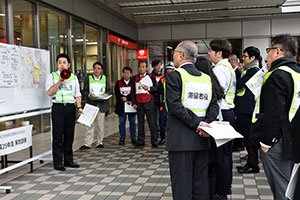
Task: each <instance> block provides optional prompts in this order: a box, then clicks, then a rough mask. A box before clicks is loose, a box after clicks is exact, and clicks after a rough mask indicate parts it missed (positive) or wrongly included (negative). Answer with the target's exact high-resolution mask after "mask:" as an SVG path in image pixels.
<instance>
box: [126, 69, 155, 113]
mask: <svg viewBox="0 0 300 200" xmlns="http://www.w3.org/2000/svg"><path fill="white" fill-rule="evenodd" d="M148 74H149V73H146V75H148ZM151 80H152V83H153V87H150V90H149V93H150V94H151V101H149V102H147V103H143V104H144V108H145V109H146V110H152V109H155V104H154V98H153V94H154V93H156V92H157V86H156V80H155V76H153V75H152V79H151ZM135 92H136V90H135V76H134V77H132V79H131V94H130V96H131V97H130V98H131V101H132V105H134V104H136V105H137V111H139V110H140V108H141V106H142V105H141V103H138V102H137V101H136V96H135Z"/></svg>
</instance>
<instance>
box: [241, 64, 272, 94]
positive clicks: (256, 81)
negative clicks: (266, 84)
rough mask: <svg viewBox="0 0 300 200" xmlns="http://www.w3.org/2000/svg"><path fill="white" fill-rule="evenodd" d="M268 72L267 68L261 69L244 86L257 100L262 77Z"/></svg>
mask: <svg viewBox="0 0 300 200" xmlns="http://www.w3.org/2000/svg"><path fill="white" fill-rule="evenodd" d="M267 72H268V69H267V67H263V68H261V69H260V70H259V71H258V72H256V73H255V74H254V75H253V76H252V77H251V78H250V79H249V80H248V81H247V82H246V86H247V87H248V88H249V90H250V91H251V92H252V93H253V94H254V96H255V97H256V98H258V96H259V93H260V88H261V86H262V83H263V80H264V77H265V75H266V73H267Z"/></svg>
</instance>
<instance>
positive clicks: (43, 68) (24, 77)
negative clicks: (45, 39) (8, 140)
mask: <svg viewBox="0 0 300 200" xmlns="http://www.w3.org/2000/svg"><path fill="white" fill-rule="evenodd" d="M49 73H50V53H49V51H46V50H42V49H36V48H29V47H22V46H16V45H10V44H3V43H0V116H1V115H7V114H14V113H21V112H27V111H30V110H35V109H43V108H49V107H50V106H51V101H50V98H49V96H48V95H47V92H46V91H45V82H46V77H47V75H48V74H49Z"/></svg>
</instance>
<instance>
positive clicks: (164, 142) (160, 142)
mask: <svg viewBox="0 0 300 200" xmlns="http://www.w3.org/2000/svg"><path fill="white" fill-rule="evenodd" d="M158 144H161V145H162V144H166V140H165V139H161V140H160V141H159V143H158Z"/></svg>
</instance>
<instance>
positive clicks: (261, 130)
mask: <svg viewBox="0 0 300 200" xmlns="http://www.w3.org/2000/svg"><path fill="white" fill-rule="evenodd" d="M280 66H288V67H290V68H291V69H293V70H295V71H296V72H299V69H297V68H296V59H295V57H283V58H279V59H277V60H275V61H274V62H273V63H272V65H271V68H270V70H269V71H271V70H273V69H276V68H278V67H280ZM293 93H294V84H293V79H292V77H291V75H290V74H289V73H288V72H286V71H283V70H275V71H274V72H273V73H272V74H271V75H270V76H269V78H268V80H267V81H266V82H265V84H264V85H263V87H262V89H261V97H260V111H259V114H258V120H257V121H256V122H255V124H254V125H253V127H252V129H251V132H250V136H251V137H252V141H254V143H255V142H256V145H257V147H259V146H260V145H259V142H262V143H263V144H266V145H269V146H273V145H274V144H275V143H276V142H277V141H278V140H279V139H282V141H283V152H284V154H283V155H284V156H285V158H286V159H291V158H292V151H291V140H290V135H289V132H288V125H289V117H288V116H289V110H290V106H291V102H292V98H293ZM253 137H255V138H253Z"/></svg>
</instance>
